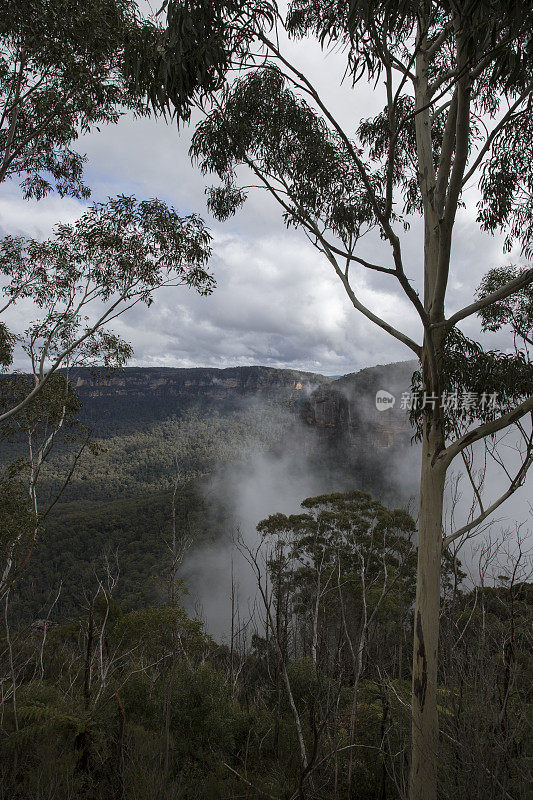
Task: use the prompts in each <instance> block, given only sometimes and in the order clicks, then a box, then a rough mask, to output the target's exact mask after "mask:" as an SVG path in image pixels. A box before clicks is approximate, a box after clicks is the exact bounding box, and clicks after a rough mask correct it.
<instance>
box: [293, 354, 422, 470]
mask: <svg viewBox="0 0 533 800" xmlns="http://www.w3.org/2000/svg"><path fill="white" fill-rule="evenodd" d="M416 368H417V363H416V362H415V361H407V362H400V363H396V364H388V365H386V366H377V367H369V368H367V369H363V370H361V371H360V372H357V373H352V374H349V375H345V376H344V377H343V378H339V379H338V380H336V381H334V382H333V383H331V384H327V385H322V386H320V387H318V388H317V389H316V390H315V391H314V392H313V393H312V394H311V395H310V397H309V399H308V400H307V401H306V402H305V403H304V404H303V406H302V419H303V420H304V422H305V424H306V425H308V426H310V427H311V428H312V429H314V430H315V431H316V434H315V439H316V441H317V454H318V453H319V452H325V453H326V454H327V456H326V457H327V459H328V461H329V462H330V464H331V465H335V464H336V465H341V464H342V466H343V469H345V470H349V471H350V472H351V474H353V475H354V476H358V477H359V480H360V483H362V485H368V484H369V483H372V485H375V483H376V475H377V474H386V472H387V470H386V465H387V463H389V464H390V463H393V462H396V461H397V458H398V456H399V455H400V454H402V453H404V452H406V449H407V448H410V445H411V438H412V435H413V430H412V428H411V425H410V423H409V418H408V412H407V411H406V410H404V409H402V407H401V399H402V393H403V392H409V391H410V383H411V376H412V374H413V372H414V370H415V369H416ZM378 392H385V393H386V394H385V397H387V395H389V396H390V395H392V396H393V398H394V403H392V402H391V401H390V398H389V402H388V403H387V402H386V403H385V404H384V405H380V409H379V410H378V407H377V404H376V395H377V393H378Z"/></svg>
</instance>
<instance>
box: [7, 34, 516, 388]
mask: <svg viewBox="0 0 533 800" xmlns="http://www.w3.org/2000/svg"><path fill="white" fill-rule="evenodd" d="M289 50H290V54H291V57H293V58H294V59H295V60H296V61H297V62H298V64H299V65H300V66H301V67H302V68H303V69H304V70H305V71H306V72H307V73H308V74H309V75H311V77H312V78H313V80H315V82H316V85H317V86H318V88H319V90H320V92H321V94H322V96H323V98H324V99H325V100H326V101H327V103H328V105H329V107H330V108H331V109H332V110H333V111H334V112H335V114H337V116H338V118H339V119H340V120H341V121H342V122H343V124H344V125H345V127H346V130H347V131H348V133H352V132H353V131H354V130H355V128H356V127H357V124H358V122H359V120H360V119H361V118H364V117H368V116H371V115H373V114H374V113H376V112H377V111H378V110H379V109H380V107H381V105H382V102H381V97H380V93H379V91H375V90H374V89H373V88H372V87H368V86H361V85H360V86H358V87H357V89H356V90H355V91H351V90H349V89H348V87H344V86H341V85H340V83H341V82H340V78H341V76H342V71H343V63H344V62H343V57H342V54H333V55H332V54H329V55H327V56H325V57H324V56H323V55H322V54H321V52H320V49H319V48H318V46H317V45H316V44H314V43H313V42H309V41H306V42H302V43H297V44H294V43H292V44H290V45H289ZM190 135H191V130H187V129H185V130H184V131H182V132H181V133H178V131H177V129H176V127H175V125H167V124H166V123H165V122H164V121H162V120H158V121H156V120H146V119H145V120H134V119H132V118H131V117H129V116H125V117H123V119H122V120H121V121H120V123H119V124H118V125H116V126H110V127H107V128H103V129H102V130H101V132H96V131H95V132H94V133H92V134H90V135H88V136H85V137H83V138H82V139H80V141H79V143H78V145H79V147H78V149H79V150H80V151H81V152H85V153H86V154H87V156H88V159H89V162H88V166H87V170H86V178H87V182H88V184H89V185H90V187H91V189H92V200H97V201H103V200H105V199H106V198H107V197H108V196H113V195H116V194H118V193H123V194H135V195H136V197H137V198H138V199H144V198H151V197H159V198H161V199H162V200H165V201H167V202H169V203H171V204H172V205H174V206H175V207H176V209H177V210H178V211H179V212H181V213H190V212H192V211H195V212H198V213H200V214H201V215H202V216H203V217H204V219H205V220H206V223H207V224H208V226H209V228H210V229H211V232H212V235H213V237H214V239H213V258H212V262H211V268H212V271H213V273H214V275H215V278H216V280H217V288H216V290H215V292H214V294H213V295H212V296H211V297H208V298H200V297H198V296H197V295H195V294H194V293H193V292H192V291H189V290H187V289H184V288H176V289H172V290H164V291H163V292H161V293H160V294H159V296H158V297H157V299H156V302H155V303H154V304H153V305H152V306H151V307H150V308H149V309H146V308H142V309H141V308H139V309H138V310H137V309H136V310H135V311H134V312H133V313H130V314H129V315H128V317H127V318H126V317H124V318H123V320H122V321H121V322H120V324H119V325H117V326H116V327H115V329H116V330H117V331H118V332H120V333H121V334H122V335H123V336H124V337H125V338H126V339H127V340H128V341H130V342H131V343H132V344H133V346H134V350H135V357H134V360H133V361H132V362H131V363H132V364H137V365H142V366H159V365H162V366H178V367H189V366H214V367H227V366H234V365H250V364H263V365H269V366H275V367H291V368H295V369H305V370H312V371H314V372H320V373H323V374H327V375H337V374H344V373H347V372H353V371H356V370H358V369H361V368H362V367H365V366H370V365H374V364H378V363H381V364H383V363H388V362H391V361H398V360H404V359H405V360H406V359H409V358H411V356H412V354H411V352H410V351H409V350H407V348H405V347H404V346H403V345H401V344H399V343H397V342H396V341H395V340H394V339H392V338H390V337H389V336H388V335H387V334H385V333H382V332H381V331H380V330H379V329H377V328H376V327H374V326H373V325H372V323H370V322H367V321H366V320H365V319H364V318H363V317H361V316H360V315H359V314H358V313H357V312H356V311H355V310H354V309H353V308H352V306H351V305H350V302H349V300H348V298H347V297H346V296H345V294H344V291H343V289H342V287H341V286H340V284H339V282H338V279H337V278H336V276H335V275H334V273H333V272H332V268H331V267H330V265H329V264H328V263H327V262H326V261H325V259H324V258H323V257H321V256H320V254H318V253H317V252H316V251H314V249H313V248H312V247H311V245H309V244H308V243H307V240H306V239H305V237H304V235H303V234H302V233H301V232H298V231H287V230H286V229H285V228H284V225H283V222H282V219H281V215H280V212H279V209H278V208H277V207H276V205H275V203H274V202H273V201H271V200H269V198H268V197H266V196H265V195H264V194H262V193H259V192H257V193H255V194H254V193H252V194H251V195H250V197H249V199H248V201H247V203H246V204H245V206H244V208H243V209H242V210H241V211H239V212H238V213H237V215H236V216H235V217H234V218H232V219H231V220H230V221H229V222H227V223H224V224H219V223H217V222H216V221H215V220H213V218H212V217H210V216H209V214H208V212H207V210H206V207H205V195H204V189H205V186H206V183H207V184H210V183H211V182H213V181H210V180H209V177H208V178H207V181H206V179H204V177H203V176H202V175H201V174H200V172H199V171H198V170H197V169H195V168H194V167H193V166H192V165H191V163H190V160H189V157H188V147H189V141H190ZM214 182H216V179H215V180H214ZM472 197H474V195H472ZM472 206H473V208H472V209H470V210H469V211H464V212H461V213H460V215H459V218H458V221H457V225H456V231H455V239H454V251H453V266H452V274H451V280H450V292H449V300H448V311H449V312H451V311H453V310H454V309H456V308H459V307H461V306H462V305H464V304H466V303H468V302H469V301H471V299H472V294H473V291H474V290H475V287H476V286H477V285H478V283H479V280H480V278H481V276H482V275H483V273H484V272H486V271H487V269H489V268H490V267H492V266H495V265H496V264H500V263H505V262H506V261H508V260H509V257H506V258H504V257H503V256H502V252H501V241H500V240H499V239H495V238H491V237H488V236H485V235H482V234H480V232H479V231H478V229H477V226H476V224H475V222H474V215H475V199H474V202H473V203H472ZM83 208H84V205H83V204H82V203H79V202H77V201H74V200H72V199H68V198H67V199H63V200H61V199H60V198H58V197H52V196H51V197H48V198H46V199H44V200H42V201H40V202H38V203H36V202H27V201H24V200H23V199H22V198H21V196H20V193H19V191H18V188H17V187H16V186H14V185H12V184H4V185H3V186H2V187H0V231H1V232H2V233H3V234H5V233H11V234H26V235H31V236H35V237H38V238H41V237H45V236H47V235H49V234H50V232H51V230H52V228H53V225H54V223H56V222H58V221H70V220H73V219H75V218H76V217H77V216H78V215H79V214H80V213H81V212H82V210H83ZM403 251H404V261H405V265H406V271H407V273H408V275H409V277H410V278H411V279H412V281H413V284H414V285H415V286H417V287H420V275H421V254H422V237H421V228H420V225H419V223H418V222H417V221H416V220H413V223H412V227H411V230H410V231H409V233H408V234H406V235H405V237H404V240H403ZM362 254H363V255H365V256H367V257H370V258H372V260H375V261H380V263H385V264H387V263H388V261H387V258H388V253H387V251H386V250H385V248H384V246H383V244H382V243H381V242H380V241H379V238H378V237H377V235H376V236H374V237H370V236H369V237H368V238H367V239H365V240H364V247H363V251H362ZM518 260H519V259H518V258H516V257H515V258H514V261H515V262H516V261H518ZM355 285H356V287H357V289H358V293H359V296H360V298H361V300H362V301H363V302H364V303H365V304H366V305H368V306H370V307H371V308H372V310H374V311H375V312H376V313H378V314H380V315H381V316H383V317H384V318H385V319H387V321H389V322H391V323H392V324H393V325H395V326H396V327H398V328H401V329H402V330H403V331H404V332H406V333H407V334H408V335H410V336H411V337H412V338H415V339H416V340H418V341H420V339H421V332H420V326H419V324H418V322H417V319H416V318H415V315H414V313H413V312H412V310H411V308H410V306H409V304H408V303H407V302H406V301H405V300H404V299H403V297H402V294H401V293H400V292H399V291H398V287H397V285H396V282H395V279H394V278H392V277H389V276H382V275H381V276H380V275H377V274H376V273H370V274H368V273H364V274H360V275H358V276H357V277H356V279H355ZM22 314H23V312H22V310H20V311H19V312H18V314H16V315H15V318H14V319H13V320H12V321H13V324H14V325H15V326H18V325H20V324H22V322H23V319H22ZM463 329H464V330H465V332H467V333H469V334H471V335H474V336H478V334H479V331H478V326H477V324H476V322H475V320H473V321H471V322H469V323H468V324H466V325H465V326H464V328H463ZM494 341H496V342H498V340H494ZM494 341H493V342H492V344H494ZM501 343H502V346H505V345H504V341H503V340H502V342H501Z"/></svg>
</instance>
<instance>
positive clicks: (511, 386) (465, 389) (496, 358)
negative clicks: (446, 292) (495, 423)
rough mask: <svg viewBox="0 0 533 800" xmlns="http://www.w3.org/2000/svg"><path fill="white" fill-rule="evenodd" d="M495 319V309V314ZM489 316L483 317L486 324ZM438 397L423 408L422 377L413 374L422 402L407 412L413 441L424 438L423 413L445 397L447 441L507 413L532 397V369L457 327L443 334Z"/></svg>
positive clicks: (414, 388)
mask: <svg viewBox="0 0 533 800" xmlns="http://www.w3.org/2000/svg"><path fill="white" fill-rule="evenodd" d="M495 313H496V314H498V312H497V310H496V311H495ZM491 316H492V312H490V311H488V312H487V319H490V318H491ZM441 375H442V386H441V395H440V397H437V398H436V399H434V400H431V399H429V401H428V402H427V403H426V406H425V408H424V405H423V394H424V387H423V380H422V373H421V372H420V371H416V372H415V373H414V374H413V378H412V383H411V390H412V392H413V393H416V394H417V396H418V397H419V398H420V401H419V402H418V403H417V404H416V405H413V407H412V409H411V410H410V419H411V422H412V424H413V426H414V427H415V431H416V433H415V438H416V439H420V438H421V436H422V424H423V419H424V415H425V414H429V413H432V411H433V404H435V405H436V407H438V406H439V405H440V404H442V403H443V399H442V398H443V397H444V396H445V395H447V396H448V398H450V399H451V400H450V402H451V403H453V402H455V400H453V398H456V400H457V402H456V403H455V405H456V406H457V407H456V408H455V407H454V406H453V404H449V405H448V406H447V407H446V411H445V413H443V414H442V417H443V428H444V431H445V434H446V435H447V436H451V435H452V434H453V433H457V432H459V431H463V430H464V429H466V428H467V427H468V426H470V425H471V424H472V423H473V422H478V421H481V422H488V421H490V420H493V419H495V418H496V417H499V416H500V415H501V414H502V413H506V412H508V411H510V410H511V409H512V408H514V407H515V406H516V404H517V403H520V402H522V401H523V400H524V399H525V398H527V397H530V396H531V394H532V393H533V367H532V365H531V363H530V362H529V359H528V358H527V355H526V354H525V353H524V352H523V351H520V350H517V351H516V352H515V353H502V352H501V351H498V350H485V349H484V348H483V347H482V346H481V345H480V344H479V343H478V342H475V341H473V340H472V339H468V338H467V337H466V336H465V335H464V334H463V333H461V331H460V330H459V329H458V328H452V329H451V330H450V332H449V333H448V334H447V336H446V339H445V344H444V347H443V354H442V362H441ZM469 395H470V396H471V397H472V398H474V402H472V403H463V402H462V399H463V397H465V396H466V397H468V396H469Z"/></svg>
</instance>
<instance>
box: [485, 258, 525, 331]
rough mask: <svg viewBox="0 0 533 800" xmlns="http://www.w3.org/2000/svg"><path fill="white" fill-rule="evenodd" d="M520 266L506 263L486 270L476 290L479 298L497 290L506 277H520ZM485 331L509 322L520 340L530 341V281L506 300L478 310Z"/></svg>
mask: <svg viewBox="0 0 533 800" xmlns="http://www.w3.org/2000/svg"><path fill="white" fill-rule="evenodd" d="M524 272H525V269H524V268H523V267H517V266H513V265H509V266H506V267H495V268H494V269H491V270H489V272H487V274H486V275H485V276H484V278H483V280H482V281H481V283H480V285H479V288H478V291H477V294H478V297H479V298H480V299H482V298H484V297H486V296H487V295H489V294H492V292H496V291H498V289H501V288H502V287H503V286H505V285H506V284H507V283H508V282H509V281H511V280H514V279H515V278H519V277H521V276H522V275H523V274H524ZM479 317H480V318H481V323H482V326H483V330H484V331H498V330H500V328H502V327H504V326H510V328H511V330H512V331H513V333H514V335H515V345H516V337H518V339H520V340H522V343H523V344H526V345H527V344H532V343H533V285H532V284H528V285H527V286H524V288H523V289H521V290H520V291H518V292H515V293H514V294H512V295H511V296H510V297H507V298H506V299H505V300H500V301H496V302H495V303H491V305H489V306H486V307H485V308H484V309H482V310H481V311H480V312H479Z"/></svg>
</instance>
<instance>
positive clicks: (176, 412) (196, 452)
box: [18, 362, 413, 615]
mask: <svg viewBox="0 0 533 800" xmlns="http://www.w3.org/2000/svg"><path fill="white" fill-rule="evenodd" d="M412 371H413V364H412V363H410V362H407V363H404V364H395V365H390V366H385V367H375V368H371V369H367V370H362V371H361V372H359V373H354V374H351V375H346V376H344V377H342V378H340V379H338V380H335V381H333V380H332V379H328V378H325V377H324V376H321V375H315V374H313V373H304V372H297V371H292V370H275V369H270V368H266V367H240V368H239V367H236V368H232V369H227V370H214V369H194V370H186V369H159V368H157V369H141V368H131V369H126V370H124V371H123V372H121V373H120V374H118V375H114V376H112V377H111V378H108V379H105V380H101V379H100V380H96V379H95V378H94V376H92V375H91V373H90V372H89V371H80V372H78V373H77V374H76V375H75V378H74V385H75V388H76V391H77V393H78V395H79V397H80V399H81V402H82V419H83V421H84V422H85V423H87V424H89V425H90V426H91V427H92V426H94V431H95V433H96V441H95V443H96V445H97V447H96V452H91V451H86V452H85V453H84V455H83V456H82V458H81V459H80V461H79V463H78V466H77V469H76V471H75V473H74V475H73V476H72V479H71V481H70V483H69V485H68V487H67V489H66V490H65V492H64V493H63V495H62V497H61V501H60V502H59V503H57V505H56V506H55V507H54V509H53V512H52V513H51V514H50V516H49V517H48V518H47V520H46V526H45V530H44V531H43V535H42V538H41V541H40V542H39V553H38V558H35V559H33V560H32V562H31V564H30V565H29V567H28V569H27V571H26V574H25V578H24V580H23V581H22V582H21V584H20V590H21V594H20V599H19V604H18V605H19V608H20V610H21V612H23V611H25V610H29V609H30V608H31V611H32V613H33V614H34V615H38V614H39V608H40V607H41V606H42V604H43V603H44V602H45V599H46V594H47V592H48V591H49V590H50V588H53V587H54V586H56V585H58V583H59V582H60V581H63V591H62V597H61V607H62V608H63V609H64V610H65V613H67V612H68V609H69V608H70V607H73V606H74V605H75V604H76V603H77V602H79V597H80V593H81V594H83V593H84V592H85V591H86V589H87V586H89V585H90V584H91V583H92V582H94V579H95V578H94V570H95V564H97V563H98V562H101V558H102V556H103V554H107V555H112V556H113V558H114V557H115V556H116V557H117V558H118V559H119V562H120V571H121V581H120V590H119V596H118V597H119V599H120V601H121V602H122V603H124V604H125V606H126V607H133V605H134V604H135V602H137V601H141V600H142V602H143V603H147V602H153V601H154V600H155V599H156V598H157V596H158V593H160V591H161V585H162V580H163V576H164V574H165V569H166V566H165V565H166V562H167V560H168V551H167V548H166V542H167V541H168V539H169V535H170V530H171V495H172V491H173V489H174V486H175V485H176V482H177V485H178V493H177V515H178V520H179V525H178V528H179V531H180V532H181V533H182V534H183V535H186V536H187V537H188V538H190V539H191V541H192V542H193V545H192V546H193V549H194V547H197V546H199V544H203V543H206V542H215V541H217V540H223V539H224V538H225V537H227V536H229V535H230V534H231V532H232V531H234V530H235V529H236V527H238V526H239V525H241V524H242V520H241V516H240V509H239V508H237V507H236V506H235V503H236V502H237V501H236V500H235V498H234V497H230V496H229V494H231V492H233V493H234V494H235V497H236V496H237V494H236V490H235V486H238V485H239V484H240V483H243V482H246V481H248V484H250V483H252V484H253V485H252V489H251V490H252V491H254V492H256V493H257V495H258V496H260V495H265V492H266V488H265V486H263V485H262V484H263V482H264V481H265V480H268V474H269V473H279V476H281V477H280V480H281V483H282V484H283V492H284V494H285V495H287V494H290V491H291V486H292V485H293V484H294V486H295V487H302V488H301V489H296V488H295V489H294V491H295V492H298V491H300V492H304V493H308V494H311V493H315V492H322V491H332V490H336V489H339V490H344V489H349V488H354V487H357V488H362V489H367V490H371V491H372V492H373V493H374V494H376V495H378V496H381V497H383V498H384V499H386V500H392V501H394V502H406V501H407V499H408V498H409V491H408V490H406V487H405V486H404V485H403V483H401V482H399V481H398V470H397V469H396V464H397V460H398V459H399V458H403V457H404V455H405V452H406V451H408V450H409V447H410V437H411V429H410V426H409V423H408V420H407V415H406V413H405V411H402V410H401V409H400V403H399V402H397V403H396V404H395V407H394V408H393V409H389V410H387V411H384V412H382V411H377V409H376V405H375V393H376V391H377V390H378V389H379V388H387V389H388V390H390V391H393V392H397V393H398V398H399V397H400V392H401V391H405V390H407V388H408V386H409V380H410V376H411V373H412ZM73 446H74V445H70V449H69V448H67V447H66V446H62V447H60V448H58V450H57V451H56V452H55V453H54V454H53V457H52V458H51V459H50V462H49V463H48V464H47V465H46V468H45V470H44V472H43V479H42V482H41V489H40V501H41V504H42V505H43V506H44V505H45V504H46V503H48V502H49V501H50V500H52V499H53V498H54V496H55V493H56V492H57V490H58V487H59V486H60V485H61V482H62V480H63V476H64V475H65V474H66V473H67V472H68V470H69V466H70V464H71V460H72V452H73V450H72V448H73ZM265 458H268V459H269V460H268V463H266V466H265V464H264V463H263V462H261V459H265ZM258 463H260V464H261V465H262V466H261V469H259V470H258V469H257V465H258ZM261 470H263V471H261ZM265 470H266V472H265ZM215 478H216V481H217V486H216V488H213V483H212V482H213V480H215ZM254 481H255V484H257V485H255V484H254ZM228 487H230V488H228ZM228 493H229V494H228ZM301 499H303V497H295V500H294V502H295V503H296V502H297V500H301ZM281 500H282V498H281V496H279V494H278V495H276V494H275V493H274V497H273V498H272V500H271V501H270V502H271V504H270V505H269V504H268V503H267V504H266V505H265V504H264V503H263V504H261V507H264V508H265V513H266V514H269V513H273V512H275V511H276V510H278V509H277V508H276V503H279V502H281ZM258 521H259V518H257V519H252V521H251V522H250V523H249V524H251V525H252V527H255V524H257V522H258Z"/></svg>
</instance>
